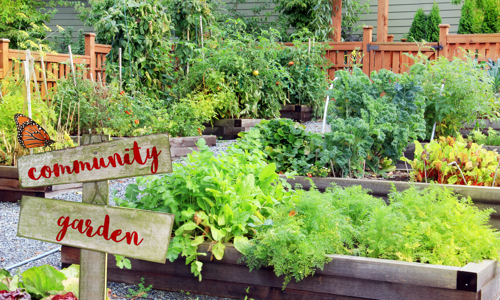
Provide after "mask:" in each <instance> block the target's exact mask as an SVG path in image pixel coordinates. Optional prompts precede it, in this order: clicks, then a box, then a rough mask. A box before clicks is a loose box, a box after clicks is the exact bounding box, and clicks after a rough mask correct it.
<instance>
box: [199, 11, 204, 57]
mask: <svg viewBox="0 0 500 300" xmlns="http://www.w3.org/2000/svg"><path fill="white" fill-rule="evenodd" d="M200 36H201V49H203V18H202V17H201V16H200ZM201 55H202V56H203V58H205V53H204V52H202V54H201Z"/></svg>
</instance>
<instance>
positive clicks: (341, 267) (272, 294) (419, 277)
mask: <svg viewBox="0 0 500 300" xmlns="http://www.w3.org/2000/svg"><path fill="white" fill-rule="evenodd" d="M207 247H208V245H206V244H203V245H201V246H200V249H199V250H198V252H206V250H207ZM210 257H211V253H207V256H199V259H200V261H203V269H202V271H201V273H202V276H203V280H202V281H198V278H196V277H194V276H193V274H191V271H190V266H189V265H188V266H186V264H185V260H184V259H182V258H179V259H177V260H176V261H175V262H173V263H171V262H169V261H168V260H167V263H166V264H159V263H151V262H146V261H140V260H136V259H130V260H131V262H132V269H131V270H126V269H123V270H122V269H119V268H118V267H117V266H116V261H115V258H114V256H113V255H109V256H108V259H109V261H108V280H109V281H113V282H123V283H127V284H137V283H139V282H140V280H141V278H142V277H144V279H145V284H146V286H147V285H150V284H152V285H153V288H154V289H160V290H167V291H177V292H179V291H183V292H190V293H196V294H205V295H211V296H217V297H230V298H236V299H247V298H245V297H248V299H251V298H253V299H256V300H257V299H283V300H285V299H286V300H295V299H297V300H299V299H307V300H326V299H336V300H349V299H352V300H354V299H405V300H423V299H439V300H451V299H453V300H469V299H470V300H478V299H484V300H491V299H495V300H496V299H497V298H496V297H495V296H496V295H497V293H498V292H499V291H500V275H499V274H500V272H499V268H498V262H496V261H492V260H485V261H483V262H480V263H477V264H476V263H470V264H468V265H466V266H465V267H463V268H459V267H449V266H438V265H429V264H420V263H409V262H402V261H393V260H385V259H374V258H363V257H355V256H346V255H329V257H331V258H332V261H331V262H330V263H328V264H327V265H326V266H325V269H324V270H323V271H320V270H317V272H316V274H315V275H314V276H312V277H307V278H305V279H304V280H302V281H300V282H298V283H297V282H295V280H294V279H292V280H291V282H290V283H289V284H288V286H287V289H286V290H284V291H282V284H283V278H282V277H276V275H275V274H274V271H273V270H272V269H271V268H262V269H259V270H254V271H252V272H249V269H248V267H247V266H246V265H245V264H238V260H239V259H240V257H241V254H240V253H239V252H238V251H237V250H236V249H234V248H233V247H232V245H226V250H225V254H224V258H223V259H222V260H221V261H217V260H216V259H214V260H212V261H210ZM61 262H62V266H63V267H66V266H69V265H70V264H78V263H79V262H80V250H79V249H77V248H71V247H67V246H63V247H62V249H61ZM247 288H248V293H247V292H246V290H247Z"/></svg>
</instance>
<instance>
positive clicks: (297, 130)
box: [236, 119, 328, 176]
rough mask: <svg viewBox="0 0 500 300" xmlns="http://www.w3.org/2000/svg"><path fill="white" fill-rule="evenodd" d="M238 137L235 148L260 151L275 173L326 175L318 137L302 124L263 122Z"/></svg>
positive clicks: (290, 121) (274, 121)
mask: <svg viewBox="0 0 500 300" xmlns="http://www.w3.org/2000/svg"><path fill="white" fill-rule="evenodd" d="M240 136H241V137H242V139H241V140H240V141H238V143H237V144H236V147H238V148H241V149H244V150H249V151H257V152H260V151H262V152H263V153H264V157H265V158H266V160H267V161H268V162H270V163H273V164H275V165H276V171H277V172H294V171H295V172H297V173H298V174H299V175H308V174H313V173H314V174H320V175H325V176H326V174H325V170H324V169H323V168H322V167H323V166H324V164H322V163H321V157H322V155H323V151H322V143H323V141H322V139H321V135H319V134H318V133H312V132H307V131H305V126H304V125H301V124H299V123H296V122H294V121H292V120H290V119H275V120H263V121H262V122H261V123H259V124H257V125H256V126H255V128H254V129H253V130H251V131H250V132H247V133H240ZM314 167H315V168H314ZM313 168H314V169H313ZM326 173H327V174H328V172H326Z"/></svg>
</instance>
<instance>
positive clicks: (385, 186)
mask: <svg viewBox="0 0 500 300" xmlns="http://www.w3.org/2000/svg"><path fill="white" fill-rule="evenodd" d="M281 177H282V178H286V177H285V176H284V175H281ZM309 179H311V180H312V181H313V182H314V184H315V185H316V188H317V189H318V190H320V191H324V190H325V189H326V188H327V187H329V186H331V184H332V183H335V184H337V185H338V186H341V187H350V186H354V185H360V186H362V187H363V188H364V189H368V190H370V194H372V195H374V196H377V197H383V198H387V195H388V194H389V193H390V192H391V190H392V186H393V185H394V187H395V188H396V190H398V191H404V190H406V189H409V188H410V186H411V185H414V186H415V187H417V188H419V189H425V188H427V187H429V186H430V184H429V183H420V182H401V181H389V180H369V179H350V178H333V177H313V178H309V177H305V176H295V178H294V179H292V178H288V179H287V182H288V183H290V184H291V185H292V187H295V185H296V184H297V183H298V184H300V185H302V187H303V188H304V189H305V190H308V189H309V188H310V187H311V184H310V182H309ZM439 186H443V187H446V188H449V189H452V190H454V191H455V192H456V193H458V194H460V195H462V196H465V197H470V198H471V199H472V202H474V205H475V206H477V207H478V208H480V209H484V208H490V207H491V208H493V209H495V211H496V213H493V214H491V219H490V224H491V225H493V227H495V228H497V229H499V230H500V187H485V186H466V185H451V184H440V185H439Z"/></svg>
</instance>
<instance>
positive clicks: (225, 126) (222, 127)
mask: <svg viewBox="0 0 500 300" xmlns="http://www.w3.org/2000/svg"><path fill="white" fill-rule="evenodd" d="M261 121H262V119H222V120H216V121H214V124H213V126H212V124H204V126H205V130H203V134H213V135H216V136H217V137H220V138H221V139H223V140H235V139H237V138H238V133H240V132H246V131H250V129H252V127H254V126H255V125H257V124H259V123H260V122H261Z"/></svg>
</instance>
